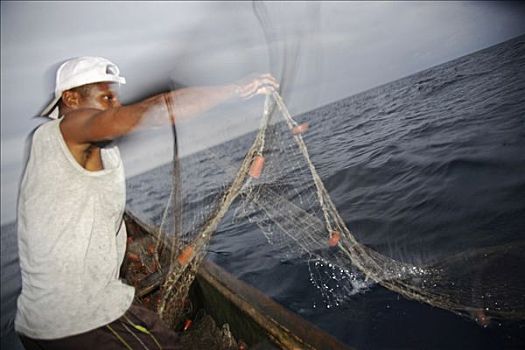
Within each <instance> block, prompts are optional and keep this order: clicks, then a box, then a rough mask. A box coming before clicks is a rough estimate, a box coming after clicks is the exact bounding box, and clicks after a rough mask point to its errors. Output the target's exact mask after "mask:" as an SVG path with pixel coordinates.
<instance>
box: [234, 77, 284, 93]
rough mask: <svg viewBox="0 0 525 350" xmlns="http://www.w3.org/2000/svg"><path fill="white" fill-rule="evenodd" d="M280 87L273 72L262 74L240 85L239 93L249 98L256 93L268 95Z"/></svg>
mask: <svg viewBox="0 0 525 350" xmlns="http://www.w3.org/2000/svg"><path fill="white" fill-rule="evenodd" d="M278 88H279V83H277V80H276V79H275V78H274V77H273V76H272V75H271V74H261V75H259V76H258V77H257V78H255V79H254V80H252V81H251V82H249V83H247V84H245V85H243V86H241V87H240V91H239V95H240V97H242V98H244V99H249V98H251V97H253V96H255V95H262V94H265V95H268V94H271V93H272V92H273V91H275V90H277V89H278Z"/></svg>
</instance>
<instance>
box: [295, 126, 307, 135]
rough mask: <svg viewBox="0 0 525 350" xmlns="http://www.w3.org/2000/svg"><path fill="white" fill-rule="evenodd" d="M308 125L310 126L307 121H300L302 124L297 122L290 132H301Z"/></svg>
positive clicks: (303, 131) (296, 133)
mask: <svg viewBox="0 0 525 350" xmlns="http://www.w3.org/2000/svg"><path fill="white" fill-rule="evenodd" d="M309 127H310V125H309V124H308V123H302V124H299V125H297V126H294V127H293V128H292V134H294V135H299V134H303V133H305V132H306V131H308V128H309Z"/></svg>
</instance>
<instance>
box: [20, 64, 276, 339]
mask: <svg viewBox="0 0 525 350" xmlns="http://www.w3.org/2000/svg"><path fill="white" fill-rule="evenodd" d="M114 83H117V84H124V83H125V79H124V78H123V77H121V76H120V72H119V69H118V67H117V66H116V65H115V64H114V63H112V62H110V61H109V60H107V59H104V58H101V57H80V58H75V59H71V60H69V61H66V62H65V63H64V64H62V65H61V66H60V68H59V69H58V71H57V76H56V87H55V98H54V99H53V101H52V102H51V103H50V104H49V105H48V107H47V108H46V109H45V110H44V112H43V115H47V116H50V117H51V118H52V119H55V118H56V119H55V120H53V121H50V122H47V123H45V124H43V125H41V126H40V127H39V128H38V129H37V130H36V131H35V133H34V135H33V140H32V146H31V154H30V157H29V160H28V163H27V167H26V171H25V173H24V177H23V179H22V183H21V188H20V195H19V207H18V235H19V238H18V240H19V255H20V265H21V271H22V293H21V295H20V297H19V299H18V310H17V315H16V319H15V328H16V330H17V332H18V333H19V334H20V336H21V339H22V342H23V343H24V346H25V347H26V348H28V349H118V348H128V349H129V348H133V349H135V348H138V349H142V348H149V349H157V348H163V349H175V348H177V334H176V333H175V332H173V331H171V330H170V329H169V328H167V327H166V326H165V325H164V324H163V323H162V322H161V321H160V319H159V318H158V316H157V315H156V314H155V313H153V312H152V311H149V310H147V309H145V308H142V307H140V306H136V305H133V304H132V302H133V298H134V289H133V288H132V287H131V286H128V285H125V284H124V283H122V282H121V281H120V280H119V276H118V273H119V268H120V265H121V263H122V261H123V257H124V252H125V243H126V232H125V226H124V224H123V221H122V216H123V212H124V206H125V179H124V173H123V169H122V161H121V159H120V155H119V152H118V149H117V147H116V146H114V145H112V144H111V143H109V142H108V141H112V140H115V139H117V138H119V137H120V136H123V135H125V134H127V133H129V132H131V131H133V130H134V129H136V128H137V127H138V126H139V125H141V124H143V123H146V124H150V123H152V122H153V123H155V122H158V123H160V122H161V121H164V122H165V121H168V120H171V121H173V122H174V121H175V120H181V119H184V118H189V117H191V116H194V115H197V114H199V113H201V112H203V111H205V110H208V109H210V108H212V107H213V106H215V105H217V104H219V103H221V102H224V101H226V100H228V99H232V98H249V97H251V96H254V95H257V94H267V93H270V92H271V91H272V90H273V89H275V88H276V87H277V83H276V81H275V79H274V78H273V77H271V76H270V75H262V76H259V77H257V78H255V79H252V80H251V81H249V82H247V83H244V84H241V85H236V84H232V85H225V86H218V87H196V88H185V89H180V90H176V91H171V92H167V93H164V94H160V95H156V96H153V97H150V98H148V99H146V100H143V101H141V102H138V103H135V104H131V105H127V106H123V105H121V104H120V102H119V100H118V96H117V95H116V93H115V91H114V90H113V86H112V84H114ZM59 116H60V118H59Z"/></svg>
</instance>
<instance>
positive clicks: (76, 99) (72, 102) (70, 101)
mask: <svg viewBox="0 0 525 350" xmlns="http://www.w3.org/2000/svg"><path fill="white" fill-rule="evenodd" d="M62 102H63V103H64V104H65V105H66V106H67V107H69V108H77V107H78V106H79V105H80V93H78V91H71V90H67V91H64V92H63V93H62Z"/></svg>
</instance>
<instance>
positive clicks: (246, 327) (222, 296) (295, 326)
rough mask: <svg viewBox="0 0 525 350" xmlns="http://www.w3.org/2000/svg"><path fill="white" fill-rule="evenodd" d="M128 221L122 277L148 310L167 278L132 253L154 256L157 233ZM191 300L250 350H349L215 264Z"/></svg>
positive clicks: (205, 268) (203, 271) (202, 271)
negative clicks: (161, 282)
mask: <svg viewBox="0 0 525 350" xmlns="http://www.w3.org/2000/svg"><path fill="white" fill-rule="evenodd" d="M125 220H126V227H127V229H128V237H129V238H128V254H127V258H126V260H125V262H124V264H123V271H122V274H123V277H124V278H125V279H127V280H128V283H131V284H133V285H135V287H136V289H137V295H138V296H139V297H140V298H141V300H143V301H146V302H145V303H144V304H145V305H148V303H147V301H148V298H149V296H150V295H153V294H154V293H155V291H156V290H157V291H158V288H159V285H160V281H161V280H162V277H163V276H162V275H161V274H160V273H159V272H158V271H156V269H155V268H151V265H150V267H148V264H149V262H147V261H144V260H145V259H147V258H144V257H138V256H137V255H139V254H137V253H133V252H130V250H131V248H134V250H135V252H137V249H139V250H140V251H142V252H145V254H142V255H143V256H147V255H148V251H149V252H150V253H151V250H152V246H151V244H152V242H153V240H152V236H153V232H154V230H153V228H152V227H148V225H146V224H144V223H142V222H140V220H138V219H137V218H136V217H134V216H133V215H132V214H131V213H129V212H127V213H126V215H125ZM130 247H131V248H130ZM130 254H131V255H130ZM150 255H151V254H150ZM133 265H134V266H135V267H133ZM137 266H139V268H137ZM190 300H191V304H192V306H193V309H194V310H196V309H204V310H205V312H206V313H207V314H208V315H210V316H211V317H212V318H213V319H214V320H215V322H216V324H217V325H222V324H225V323H227V324H228V325H229V329H230V331H231V333H232V334H233V336H234V337H235V339H242V340H243V342H245V343H246V345H247V348H248V349H294V350H298V349H304V350H312V349H323V350H324V349H333V350H343V349H345V350H347V349H349V347H347V346H346V345H344V344H342V343H341V342H339V341H338V340H337V339H335V338H334V337H332V336H331V335H329V334H328V333H326V332H324V331H322V330H321V329H319V328H317V327H316V326H315V325H313V324H311V323H310V322H308V321H306V320H305V319H303V318H301V317H300V316H298V315H297V314H294V313H293V312H291V311H288V310H287V309H285V308H284V307H283V306H281V305H280V304H278V303H276V302H275V301H273V300H272V299H270V298H269V297H267V296H266V295H264V294H263V293H262V292H260V291H258V290H257V289H255V288H253V287H251V286H250V285H248V284H246V283H244V282H242V281H240V280H239V279H237V278H235V277H234V276H233V275H231V274H230V273H228V272H227V271H225V270H224V269H222V268H221V267H219V266H218V265H216V264H214V263H213V262H211V261H206V260H205V261H204V262H203V263H202V264H201V266H200V268H199V271H198V273H197V275H196V278H195V280H194V282H193V284H192V286H191V290H190Z"/></svg>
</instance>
